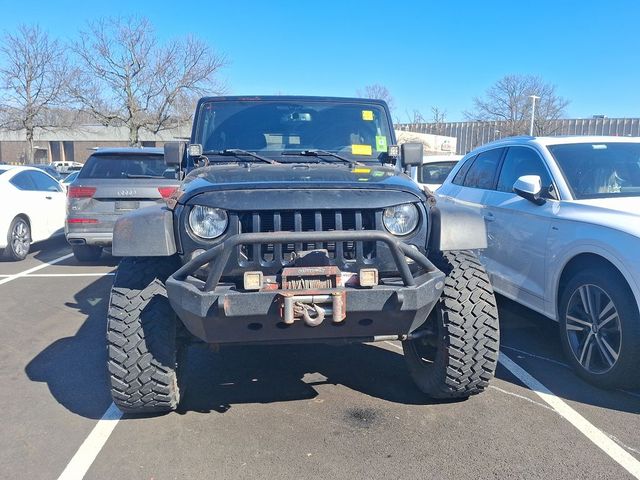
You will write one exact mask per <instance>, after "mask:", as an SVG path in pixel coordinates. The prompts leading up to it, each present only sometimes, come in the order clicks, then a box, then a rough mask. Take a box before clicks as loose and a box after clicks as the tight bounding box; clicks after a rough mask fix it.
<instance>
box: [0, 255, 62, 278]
mask: <svg viewBox="0 0 640 480" xmlns="http://www.w3.org/2000/svg"><path fill="white" fill-rule="evenodd" d="M71 257H73V253H69V254H67V255H63V256H62V257H58V258H56V259H54V260H50V261H48V262H45V263H43V264H42V265H38V266H37V267H33V268H30V269H28V270H25V271H23V272H20V273H16V274H14V275H9V276H8V277H6V278H3V279H2V280H0V285H4V284H5V283H9V282H10V281H12V280H15V279H16V278H20V277H24V276H26V275H29V274H30V273H33V272H37V271H38V270H42V269H43V268H47V267H48V266H50V265H55V264H56V263H59V262H62V261H64V260H66V259H67V258H71Z"/></svg>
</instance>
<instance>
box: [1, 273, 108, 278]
mask: <svg viewBox="0 0 640 480" xmlns="http://www.w3.org/2000/svg"><path fill="white" fill-rule="evenodd" d="M115 274H116V272H105V273H31V274H28V275H22V276H23V277H32V278H33V277H36V278H47V277H105V276H108V275H115ZM4 276H7V277H10V276H11V275H0V277H4Z"/></svg>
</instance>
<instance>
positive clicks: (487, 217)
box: [483, 212, 496, 222]
mask: <svg viewBox="0 0 640 480" xmlns="http://www.w3.org/2000/svg"><path fill="white" fill-rule="evenodd" d="M483 217H484V219H485V220H486V221H487V222H495V220H496V216H495V215H494V214H493V213H490V212H489V213H485V214H484V215H483Z"/></svg>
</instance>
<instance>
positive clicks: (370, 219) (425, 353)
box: [72, 96, 499, 413]
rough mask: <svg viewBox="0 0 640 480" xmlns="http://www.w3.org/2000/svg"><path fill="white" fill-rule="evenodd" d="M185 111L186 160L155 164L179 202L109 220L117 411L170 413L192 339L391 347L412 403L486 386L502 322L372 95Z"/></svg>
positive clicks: (464, 235)
mask: <svg viewBox="0 0 640 480" xmlns="http://www.w3.org/2000/svg"><path fill="white" fill-rule="evenodd" d="M196 112H199V113H198V114H197V115H195V117H194V125H193V129H192V132H193V133H192V137H191V139H190V143H189V146H188V148H187V149H186V151H187V155H186V156H185V155H184V154H183V152H184V151H185V147H186V145H185V144H183V143H177V142H170V143H167V144H165V160H166V161H167V163H168V164H170V165H175V166H178V165H181V164H184V165H194V166H195V168H194V169H192V170H191V172H189V174H188V175H187V176H186V177H185V179H184V182H183V183H182V185H181V187H180V195H179V196H175V197H174V198H171V199H169V201H168V202H167V205H165V206H159V205H157V206H155V207H149V208H145V209H144V210H140V211H137V212H133V213H129V214H127V215H124V216H122V217H121V218H119V219H118V221H117V223H116V226H115V228H114V241H113V252H114V254H116V255H120V256H123V257H125V258H123V260H122V261H121V262H120V265H119V266H118V272H117V274H116V277H115V281H114V284H113V288H112V290H111V295H110V297H109V309H108V313H107V342H108V353H109V359H108V364H109V375H110V381H111V395H112V398H113V401H114V403H115V405H116V406H117V407H118V408H120V409H121V410H122V411H125V412H131V413H152V412H156V413H157V412H163V411H169V410H174V409H176V408H177V407H178V404H179V402H180V400H181V396H182V391H183V389H184V388H185V386H186V387H187V388H188V385H186V384H185V379H186V376H185V372H186V370H185V356H184V353H185V351H186V350H187V349H188V346H189V344H191V343H195V344H203V343H208V344H214V345H216V346H220V345H225V344H263V345H264V344H271V343H277V344H282V343H309V342H313V343H338V344H345V343H349V342H355V343H359V342H363V341H367V342H370V341H388V340H392V339H393V340H402V346H403V349H404V358H405V360H406V362H407V366H408V371H409V373H410V375H411V377H412V378H413V380H414V381H415V383H416V385H417V387H418V388H419V389H420V390H422V391H423V392H424V393H425V394H426V395H429V396H431V397H433V398H446V399H452V398H466V397H469V396H471V395H474V394H478V393H480V392H482V391H483V390H485V389H486V388H487V386H488V383H489V381H490V379H491V378H492V377H493V373H494V370H495V367H496V364H497V360H498V350H499V321H498V315H497V313H498V312H497V309H496V305H495V298H494V296H493V292H492V291H491V287H490V285H489V279H488V277H487V275H486V273H485V272H484V269H483V267H482V265H481V264H480V262H479V261H478V260H477V259H476V258H475V255H474V254H473V253H472V252H470V251H461V250H460V246H461V244H462V243H464V244H465V245H469V247H468V248H474V247H476V246H479V244H471V245H470V243H468V240H469V235H468V231H469V225H468V224H467V223H463V222H458V217H456V216H455V215H454V216H449V217H447V216H446V215H445V216H439V217H438V219H437V223H436V221H435V219H436V217H435V216H434V214H433V213H434V210H435V209H434V208H432V207H434V205H433V202H432V200H431V199H432V197H431V194H429V193H428V192H425V191H423V190H422V189H421V188H419V186H418V185H417V184H416V183H415V182H413V181H412V180H411V178H409V177H408V176H407V175H406V174H405V171H406V170H405V169H406V168H408V167H410V166H411V165H420V163H422V144H410V143H405V144H404V145H402V148H398V147H397V146H396V141H395V134H394V131H393V124H392V122H391V114H390V113H389V109H388V107H387V105H386V103H384V102H383V101H381V100H371V99H351V98H333V97H299V96H297V97H293V96H274V97H256V96H243V97H205V98H203V99H201V100H200V101H199V103H198V105H197V107H196ZM86 168H87V167H85V169H86ZM400 170H402V171H400ZM83 172H84V169H83ZM81 176H82V174H81ZM76 183H77V182H76ZM72 188H73V187H72ZM438 214H440V212H438ZM471 240H473V239H471ZM463 248H467V247H463ZM427 255H428V258H427ZM432 262H433V263H432ZM187 361H188V360H187ZM365 363H366V362H365ZM368 374H369V373H367V372H366V371H362V372H361V375H363V376H366V375H368Z"/></svg>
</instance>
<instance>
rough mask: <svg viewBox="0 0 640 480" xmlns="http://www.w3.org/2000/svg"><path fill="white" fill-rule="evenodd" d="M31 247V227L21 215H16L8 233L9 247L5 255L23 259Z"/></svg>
mask: <svg viewBox="0 0 640 480" xmlns="http://www.w3.org/2000/svg"><path fill="white" fill-rule="evenodd" d="M30 247H31V229H30V228H29V224H28V223H27V222H26V220H24V219H23V218H21V217H16V218H14V219H13V221H12V222H11V226H10V227H9V232H8V235H7V248H5V250H4V256H5V257H6V258H7V259H9V260H23V259H24V258H25V257H26V256H27V254H28V253H29V249H30Z"/></svg>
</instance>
